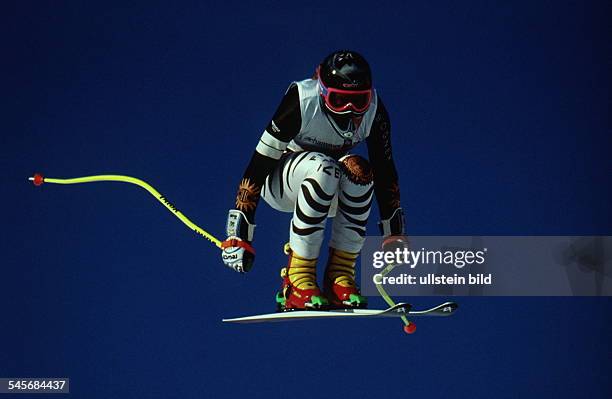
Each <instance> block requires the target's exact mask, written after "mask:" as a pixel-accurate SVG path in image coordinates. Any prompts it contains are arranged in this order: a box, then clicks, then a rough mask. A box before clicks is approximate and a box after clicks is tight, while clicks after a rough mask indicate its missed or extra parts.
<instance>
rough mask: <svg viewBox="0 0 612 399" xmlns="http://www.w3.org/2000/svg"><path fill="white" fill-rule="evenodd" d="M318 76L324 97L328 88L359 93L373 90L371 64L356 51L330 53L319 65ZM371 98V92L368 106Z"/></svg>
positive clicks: (329, 109) (333, 111)
mask: <svg viewBox="0 0 612 399" xmlns="http://www.w3.org/2000/svg"><path fill="white" fill-rule="evenodd" d="M317 77H318V79H319V81H320V83H321V84H322V85H321V95H322V96H323V97H325V96H326V94H327V93H326V91H327V89H336V90H340V91H343V92H353V91H354V92H359V93H363V92H364V91H368V90H369V91H371V90H372V73H371V71H370V65H369V64H368V62H367V61H366V59H365V58H364V57H363V56H362V55H361V54H359V53H357V52H356V51H351V50H340V51H335V52H333V53H331V54H330V55H328V56H327V57H325V59H324V60H323V62H321V64H320V65H319V67H318V69H317ZM347 94H350V93H347ZM355 94H357V93H355ZM370 99H371V93H370V96H368V98H367V106H369V102H370ZM326 100H329V98H326ZM328 104H329V102H328ZM326 108H327V110H328V111H331V112H332V113H335V114H346V113H347V112H337V111H335V110H334V109H331V108H330V107H329V106H328V107H326ZM366 108H367V107H366ZM364 112H365V111H364ZM350 113H352V114H361V113H363V112H355V111H351V112H350Z"/></svg>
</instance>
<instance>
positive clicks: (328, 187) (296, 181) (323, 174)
mask: <svg viewBox="0 0 612 399" xmlns="http://www.w3.org/2000/svg"><path fill="white" fill-rule="evenodd" d="M281 168H282V169H277V170H276V171H275V172H274V173H273V174H271V175H270V176H269V177H268V180H267V182H266V190H267V191H266V192H264V193H262V195H263V196H264V199H265V200H266V201H267V202H268V203H269V204H270V205H271V206H273V207H274V208H275V209H278V210H282V211H288V210H289V206H290V205H292V206H293V211H294V214H293V218H292V219H291V225H290V232H289V248H288V249H287V253H288V255H289V261H288V265H287V267H286V268H284V269H283V270H282V271H281V276H282V277H283V290H282V294H280V295H279V296H277V301H278V302H279V304H280V306H281V308H308V307H320V306H324V305H325V304H326V300H325V298H324V297H322V296H321V292H320V290H319V288H318V286H317V282H316V262H317V258H318V256H319V252H320V248H321V243H322V241H323V235H324V229H325V222H326V219H327V216H328V213H329V208H330V205H331V203H332V200H333V198H334V196H335V194H336V192H337V190H338V184H339V179H340V175H341V172H340V169H339V167H338V164H337V162H336V161H335V160H334V159H333V158H331V157H328V156H326V155H324V154H321V153H317V152H301V153H295V154H291V155H290V156H288V157H287V158H286V159H285V160H284V162H283V165H282V166H281Z"/></svg>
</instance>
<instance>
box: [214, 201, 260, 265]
mask: <svg viewBox="0 0 612 399" xmlns="http://www.w3.org/2000/svg"><path fill="white" fill-rule="evenodd" d="M226 232H227V239H226V240H225V241H223V242H222V243H221V249H222V250H223V252H222V254H221V258H222V259H223V263H225V266H227V267H229V268H232V269H234V270H235V271H237V272H239V273H244V272H248V271H249V270H251V268H252V267H253V262H254V261H255V249H253V247H252V246H251V242H253V233H254V232H255V225H254V224H251V223H249V221H248V220H247V218H246V216H245V215H244V213H242V212H240V211H239V210H237V209H230V211H229V213H228V215H227V225H226Z"/></svg>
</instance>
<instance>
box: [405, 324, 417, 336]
mask: <svg viewBox="0 0 612 399" xmlns="http://www.w3.org/2000/svg"><path fill="white" fill-rule="evenodd" d="M415 331H416V324H414V323H410V324H408V325H406V326H404V332H405V333H406V334H412V333H413V332H415Z"/></svg>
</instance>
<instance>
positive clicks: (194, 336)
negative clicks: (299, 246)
mask: <svg viewBox="0 0 612 399" xmlns="http://www.w3.org/2000/svg"><path fill="white" fill-rule="evenodd" d="M107 3H108V2H103V3H100V4H97V5H96V4H93V3H92V2H23V1H21V2H12V4H11V3H9V2H5V3H3V5H2V7H1V8H2V10H1V12H0V15H1V16H0V19H1V21H0V22H1V24H0V33H1V35H0V40H1V43H2V60H3V61H2V69H3V73H2V96H1V97H0V101H2V104H1V109H2V122H1V123H2V129H1V135H0V168H1V170H2V171H3V174H2V184H1V185H0V194H1V195H2V198H3V200H4V205H3V211H2V213H1V215H2V216H1V226H2V233H1V234H2V236H1V240H0V260H1V261H0V272H1V274H0V309H1V310H2V315H1V319H0V376H3V377H16V376H32V377H35V376H68V377H70V378H71V382H72V392H73V393H72V397H77V398H84V397H87V398H110V397H112V398H135V397H147V398H171V397H181V398H186V397H238V396H239V395H240V396H242V397H276V396H279V395H280V396H284V397H292V398H302V397H304V398H312V397H336V398H340V397H347V398H358V397H374V396H375V395H376V396H377V397H386V398H400V397H423V396H427V397H469V398H506V397H507V398H511V397H519V396H520V397H590V398H595V397H597V398H599V397H609V396H608V395H609V394H610V381H609V376H610V366H609V363H610V359H611V357H612V356H611V354H612V348H611V344H610V337H611V336H612V320H611V314H612V301H611V300H610V299H609V298H590V299H589V298H515V299H512V298H503V299H502V298H473V299H472V298H460V299H459V302H460V303H461V309H460V311H459V313H458V314H457V315H456V316H454V317H453V318H450V319H441V320H440V319H435V320H419V324H418V326H419V329H418V331H417V333H416V334H414V335H412V336H406V335H404V334H403V333H402V331H401V324H400V323H399V322H396V321H393V320H382V321H367V320H355V321H333V322H332V321H314V322H296V323H287V324H269V325H247V326H235V325H223V324H221V322H220V320H221V318H222V317H229V316H240V315H246V314H253V313H261V312H264V311H268V310H272V309H273V296H274V292H275V290H276V289H277V287H278V285H279V277H278V270H279V268H280V267H281V266H282V264H283V262H284V257H283V255H282V254H281V247H282V244H283V243H284V242H285V241H284V240H286V235H287V231H288V222H289V216H288V215H281V216H279V215H277V214H276V213H275V212H274V211H272V210H271V209H270V208H268V207H267V206H266V205H264V204H262V206H260V209H259V212H258V220H257V222H258V229H257V233H256V241H255V244H256V248H257V249H258V256H257V263H256V265H255V268H254V270H253V272H252V273H250V274H249V275H244V276H241V275H237V274H235V273H233V272H230V271H229V270H226V269H225V268H224V267H223V266H222V264H221V262H220V260H219V258H218V252H217V250H216V249H215V248H214V247H213V246H212V245H210V244H209V243H208V242H206V241H204V240H202V239H201V238H199V237H197V236H196V235H194V234H192V233H191V232H189V230H187V229H186V228H185V227H184V226H183V225H181V224H180V223H178V222H177V221H176V220H175V219H174V217H173V216H172V215H170V214H169V213H168V212H167V211H165V210H164V209H163V208H162V207H161V206H160V204H158V203H157V202H156V201H155V200H153V199H152V198H149V195H148V194H147V193H146V192H144V191H142V190H140V189H138V188H136V187H133V186H129V185H122V184H109V183H106V184H97V185H95V184H94V185H81V186H70V187H60V186H50V185H49V186H44V187H42V188H38V189H37V188H34V187H32V186H31V184H29V183H28V182H27V181H26V178H27V177H28V176H30V175H31V174H32V173H33V172H35V171H40V172H43V173H45V174H46V175H47V176H52V177H73V176H82V175H88V174H100V173H121V174H128V175H133V176H137V177H140V178H142V179H144V180H146V181H149V182H150V183H151V184H153V185H154V186H155V187H157V188H158V189H159V190H160V191H161V192H163V193H164V194H166V195H167V196H168V197H169V198H170V199H171V200H172V201H173V202H174V203H175V204H176V205H177V206H178V207H179V209H181V210H182V211H183V212H184V213H185V214H187V215H188V216H189V217H191V218H192V219H193V220H194V221H195V222H196V223H199V224H201V225H202V226H203V227H204V228H206V229H209V230H210V231H211V232H213V233H215V234H218V235H221V233H222V231H223V228H224V223H225V217H226V212H227V209H228V208H229V207H231V206H232V203H233V197H234V194H235V189H236V185H237V183H238V180H239V178H240V176H241V174H242V172H243V169H244V167H245V166H246V163H247V161H248V159H249V157H250V155H251V152H252V150H253V148H254V146H255V144H256V143H257V140H258V138H259V135H260V134H261V132H262V130H263V128H264V127H265V125H266V123H267V122H268V119H269V118H270V116H271V115H272V113H273V111H274V109H275V107H276V106H277V104H278V102H279V100H280V98H281V96H282V94H283V92H284V90H285V88H286V87H287V85H288V84H289V83H290V82H291V81H292V80H297V79H302V78H305V77H308V76H310V75H311V73H312V71H313V69H314V68H315V66H316V64H317V63H318V62H319V61H320V59H322V57H324V56H325V55H326V54H327V53H329V52H331V51H333V50H335V49H337V48H342V47H348V48H353V49H357V50H359V51H361V52H362V53H363V54H364V55H365V56H366V57H367V58H368V59H369V60H370V63H371V66H372V68H373V70H374V73H375V85H376V87H377V88H378V90H379V93H380V94H381V96H382V97H383V98H384V99H385V103H386V105H387V108H388V109H389V111H390V113H391V117H392V123H393V141H394V152H395V158H396V163H397V168H398V170H399V173H400V178H401V185H402V194H403V206H404V209H405V210H406V213H407V215H408V222H409V224H408V227H409V232H410V233H411V234H439V235H451V234H457V235H458V234H466V235H472V234H483V235H485V234H488V235H493V234H499V235H528V234H532V235H538V234H542V235H582V234H584V235H590V234H606V235H610V234H611V233H612V217H611V216H612V215H611V211H610V204H611V203H612V195H611V188H610V183H611V178H610V177H611V176H612V161H611V158H612V157H610V150H611V149H612V145H611V144H612V143H611V136H612V134H611V133H612V122H611V117H610V113H609V110H610V109H611V108H612V107H611V104H610V89H611V85H610V70H611V65H610V63H611V61H610V60H611V59H610V54H611V53H612V49H611V44H610V43H611V42H610V37H609V34H608V33H607V28H608V27H609V20H610V6H609V3H608V4H604V3H605V2H586V3H588V4H582V3H583V2H544V1H536V2H533V1H529V2H504V3H499V2H461V3H459V2H435V3H436V4H435V5H433V4H429V3H430V2H395V3H396V4H394V5H391V4H390V2H373V1H371V2H350V3H349V2H341V3H338V4H335V5H325V6H324V5H323V2H314V3H313V2H303V3H295V4H289V3H287V2H270V1H262V2H253V4H243V2H233V1H224V2H217V3H216V4H214V5H213V4H208V3H210V2H181V5H180V6H171V5H169V3H167V4H165V5H161V4H156V3H155V2H140V3H138V2H136V3H130V4H129V5H128V4H123V3H124V2H117V3H115V4H114V5H109V4H107ZM244 3H246V2H244ZM561 3H563V4H561ZM376 216H377V215H376V214H375V213H374V217H373V218H372V221H371V223H370V226H369V229H370V232H371V233H372V234H374V233H375V232H376V230H375V222H376V219H377V217H376ZM529 267H537V265H526V269H528V268H529ZM526 272H527V271H526ZM443 299H446V298H439V299H435V298H412V302H414V303H415V304H416V305H418V306H426V305H430V304H434V303H436V302H439V301H441V300H443ZM372 304H373V305H380V306H382V301H380V300H373V301H372Z"/></svg>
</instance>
